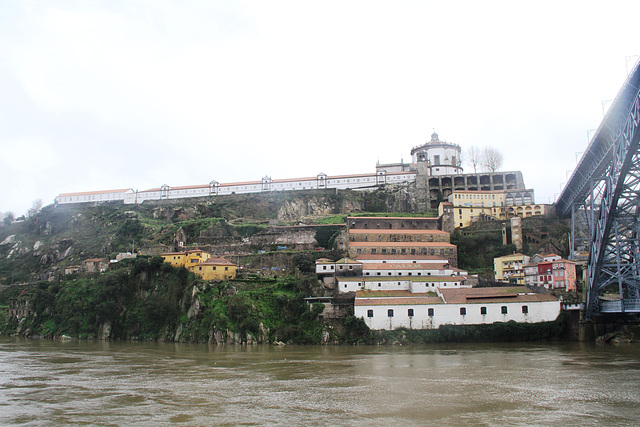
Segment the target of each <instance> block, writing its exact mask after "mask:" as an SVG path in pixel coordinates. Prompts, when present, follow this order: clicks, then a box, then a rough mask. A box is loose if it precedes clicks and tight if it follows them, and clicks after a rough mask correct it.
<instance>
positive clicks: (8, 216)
mask: <svg viewBox="0 0 640 427" xmlns="http://www.w3.org/2000/svg"><path fill="white" fill-rule="evenodd" d="M2 217H3V218H2V222H3V223H4V224H5V225H9V224H11V223H12V222H13V221H14V220H15V219H16V217H15V215H14V214H13V212H5V213H4V214H2Z"/></svg>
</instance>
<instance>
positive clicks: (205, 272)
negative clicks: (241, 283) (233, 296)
mask: <svg viewBox="0 0 640 427" xmlns="http://www.w3.org/2000/svg"><path fill="white" fill-rule="evenodd" d="M187 269H188V270H189V271H192V272H193V273H195V274H197V275H198V276H200V277H202V278H203V279H204V280H229V279H235V278H236V270H237V266H236V265H235V264H234V263H232V262H229V261H227V260H226V259H224V258H209V259H208V260H207V261H204V262H200V263H197V264H193V265H188V266H187Z"/></svg>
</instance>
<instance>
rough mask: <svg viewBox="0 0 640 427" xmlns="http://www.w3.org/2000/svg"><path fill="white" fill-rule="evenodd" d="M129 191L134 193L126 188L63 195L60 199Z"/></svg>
mask: <svg viewBox="0 0 640 427" xmlns="http://www.w3.org/2000/svg"><path fill="white" fill-rule="evenodd" d="M127 191H133V189H131V188H124V189H119V190H101V191H84V192H80V193H62V194H60V195H58V197H71V196H90V195H92V194H109V193H125V192H127Z"/></svg>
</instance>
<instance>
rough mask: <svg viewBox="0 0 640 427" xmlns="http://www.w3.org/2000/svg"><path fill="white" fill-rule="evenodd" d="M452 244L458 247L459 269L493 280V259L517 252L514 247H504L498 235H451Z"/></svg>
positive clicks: (457, 232) (455, 233)
mask: <svg viewBox="0 0 640 427" xmlns="http://www.w3.org/2000/svg"><path fill="white" fill-rule="evenodd" d="M451 243H452V244H454V245H456V246H458V267H459V268H462V269H463V270H467V271H469V272H470V273H472V274H480V277H482V278H488V279H491V280H493V259H494V258H496V257H500V256H503V255H509V254H511V253H513V252H515V247H514V246H513V245H503V244H502V236H501V235H500V234H497V233H482V234H481V233H478V234H476V235H462V234H461V233H460V232H459V231H456V232H454V233H452V234H451Z"/></svg>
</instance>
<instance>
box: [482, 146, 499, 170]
mask: <svg viewBox="0 0 640 427" xmlns="http://www.w3.org/2000/svg"><path fill="white" fill-rule="evenodd" d="M481 157H482V158H481V164H482V167H483V169H484V170H486V171H489V172H495V171H497V170H498V169H500V168H501V167H502V162H503V161H504V157H503V156H502V153H501V152H499V151H498V150H496V149H495V148H493V147H484V150H483V151H482V156H481Z"/></svg>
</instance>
